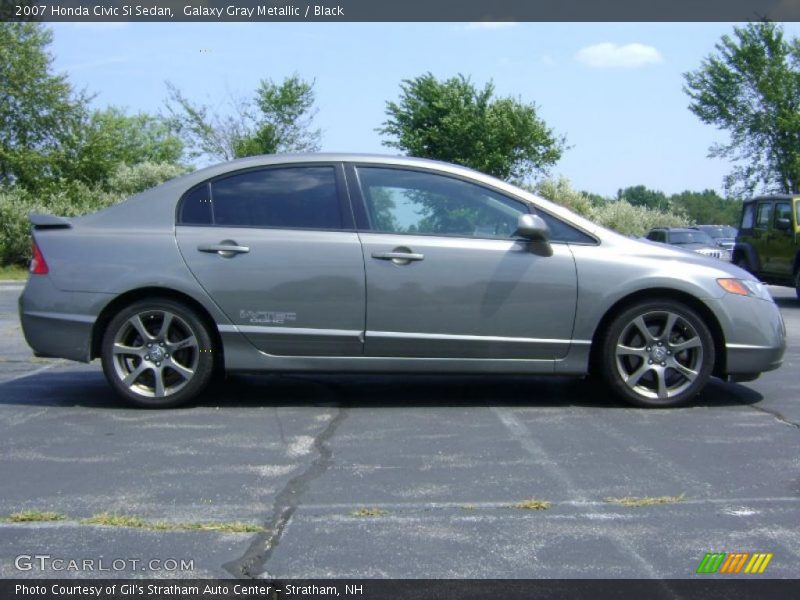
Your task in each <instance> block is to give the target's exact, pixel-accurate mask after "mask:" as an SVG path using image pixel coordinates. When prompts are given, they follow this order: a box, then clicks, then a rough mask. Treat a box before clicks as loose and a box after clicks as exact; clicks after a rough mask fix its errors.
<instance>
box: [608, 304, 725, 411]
mask: <svg viewBox="0 0 800 600" xmlns="http://www.w3.org/2000/svg"><path fill="white" fill-rule="evenodd" d="M713 367H714V340H713V338H712V336H711V332H710V331H709V329H708V326H707V325H706V324H705V323H704V322H703V320H702V318H701V317H700V316H699V315H698V314H697V312H696V311H694V310H693V309H691V308H690V307H688V306H686V305H684V304H682V303H679V302H675V301H672V300H664V301H647V302H641V303H638V304H636V305H634V306H631V307H630V308H628V309H626V310H624V311H623V312H622V313H621V314H619V315H617V316H616V317H615V318H614V319H613V320H612V322H611V324H610V326H609V327H608V329H607V331H606V335H605V339H604V343H603V357H602V371H603V376H604V378H605V379H606V381H607V382H608V384H609V385H610V386H611V388H612V389H613V390H614V392H616V393H617V395H619V396H620V397H621V398H623V399H624V400H626V401H627V402H629V403H631V404H634V405H636V406H645V407H673V406H679V405H681V404H685V403H686V402H688V401H689V400H690V399H691V398H692V397H693V396H695V395H696V394H697V393H698V392H699V391H700V390H701V389H702V387H703V386H704V385H705V384H706V382H707V381H708V378H709V377H710V376H711V371H712V369H713Z"/></svg>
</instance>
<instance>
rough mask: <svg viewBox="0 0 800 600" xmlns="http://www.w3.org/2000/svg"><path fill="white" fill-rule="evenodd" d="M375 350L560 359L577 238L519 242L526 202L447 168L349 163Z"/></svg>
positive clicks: (572, 294)
mask: <svg viewBox="0 0 800 600" xmlns="http://www.w3.org/2000/svg"><path fill="white" fill-rule="evenodd" d="M349 174H350V181H351V182H352V184H351V185H350V189H351V190H354V191H355V192H356V195H357V196H358V197H357V199H356V202H355V203H354V207H356V206H357V207H358V209H357V213H356V217H357V220H358V222H359V223H358V224H359V235H360V237H361V242H362V246H363V250H364V260H365V263H366V276H367V325H366V343H365V349H364V352H365V354H366V355H368V356H397V357H437V358H502V359H506V358H522V359H556V358H560V357H563V356H564V355H565V354H566V353H567V351H568V349H569V346H570V338H571V336H572V328H573V324H574V319H575V305H576V296H577V280H576V270H575V263H574V259H573V256H572V252H571V251H570V249H569V247H568V245H567V244H562V243H553V244H552V245H542V244H532V243H530V242H527V241H522V240H519V239H515V238H514V235H513V234H514V231H515V230H516V226H517V219H518V217H519V215H520V214H524V213H526V212H528V211H529V209H528V205H526V204H525V203H523V202H521V201H519V200H516V199H512V198H509V197H506V196H504V195H502V194H500V193H498V192H496V191H493V190H491V189H489V188H487V187H483V186H481V185H477V184H476V183H472V182H469V181H467V180H464V179H461V178H457V177H450V176H446V175H443V174H440V173H437V172H430V171H425V170H418V169H410V168H389V167H380V166H370V165H363V166H357V167H351V170H350V171H349Z"/></svg>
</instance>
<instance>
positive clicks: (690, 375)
mask: <svg viewBox="0 0 800 600" xmlns="http://www.w3.org/2000/svg"><path fill="white" fill-rule="evenodd" d="M670 368H672V369H673V370H675V371H677V372H678V373H680V374H681V375H682V376H683V377H684V378H685V379H686V380H687V381H689V382H691V381H694V380H695V379H697V376H698V375H699V373H698V372H697V371H693V370H692V369H690V368H689V367H687V366H685V365H682V364H681V363H679V362H678V361H677V360H676V361H673V363H672V364H671V365H670Z"/></svg>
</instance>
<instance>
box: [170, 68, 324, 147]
mask: <svg viewBox="0 0 800 600" xmlns="http://www.w3.org/2000/svg"><path fill="white" fill-rule="evenodd" d="M167 88H168V90H169V100H168V101H167V110H168V112H169V113H170V119H169V122H170V125H171V127H172V128H173V130H174V131H175V132H176V134H177V135H179V136H180V137H181V139H182V140H183V141H184V142H185V144H186V147H187V149H188V151H189V155H190V157H197V156H206V157H209V158H213V159H217V160H231V159H233V158H242V157H245V156H254V155H257V154H276V153H280V152H313V151H315V150H318V149H319V141H320V137H321V132H320V130H319V129H314V128H312V122H313V119H314V116H315V115H316V112H317V111H316V109H315V108H314V102H315V94H314V82H313V81H312V82H308V81H304V80H302V79H300V78H299V77H298V76H297V75H293V76H291V77H287V78H286V79H284V80H283V82H281V83H276V82H274V81H272V80H269V79H265V80H261V82H260V84H259V87H258V89H257V90H256V94H255V97H254V98H253V100H252V101H250V100H245V99H237V98H232V99H231V100H230V106H229V107H228V108H229V111H228V112H227V113H226V114H220V113H218V112H215V111H214V110H212V109H211V108H210V107H208V106H206V105H203V104H195V103H193V102H192V101H191V100H189V99H188V98H187V97H186V96H184V95H183V93H182V92H181V91H180V90H179V89H178V88H176V87H175V86H174V85H172V84H171V83H167Z"/></svg>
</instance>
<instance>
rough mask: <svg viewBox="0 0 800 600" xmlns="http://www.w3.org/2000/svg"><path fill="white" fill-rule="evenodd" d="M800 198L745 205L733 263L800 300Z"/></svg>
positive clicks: (777, 198)
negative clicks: (789, 288) (791, 291)
mask: <svg viewBox="0 0 800 600" xmlns="http://www.w3.org/2000/svg"><path fill="white" fill-rule="evenodd" d="M798 233H800V196H788V195H786V196H762V197H759V198H753V199H752V200H748V201H746V202H745V203H744V205H743V206H742V218H741V221H740V223H739V235H737V236H736V245H735V246H734V249H733V262H734V263H735V264H736V265H737V266H739V267H741V268H743V269H746V270H747V271H750V272H751V273H753V274H754V275H756V276H757V277H759V278H760V279H761V280H762V281H764V282H766V283H771V284H774V285H785V286H792V287H794V288H795V291H796V292H797V297H798V298H800V240H799V239H798Z"/></svg>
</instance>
